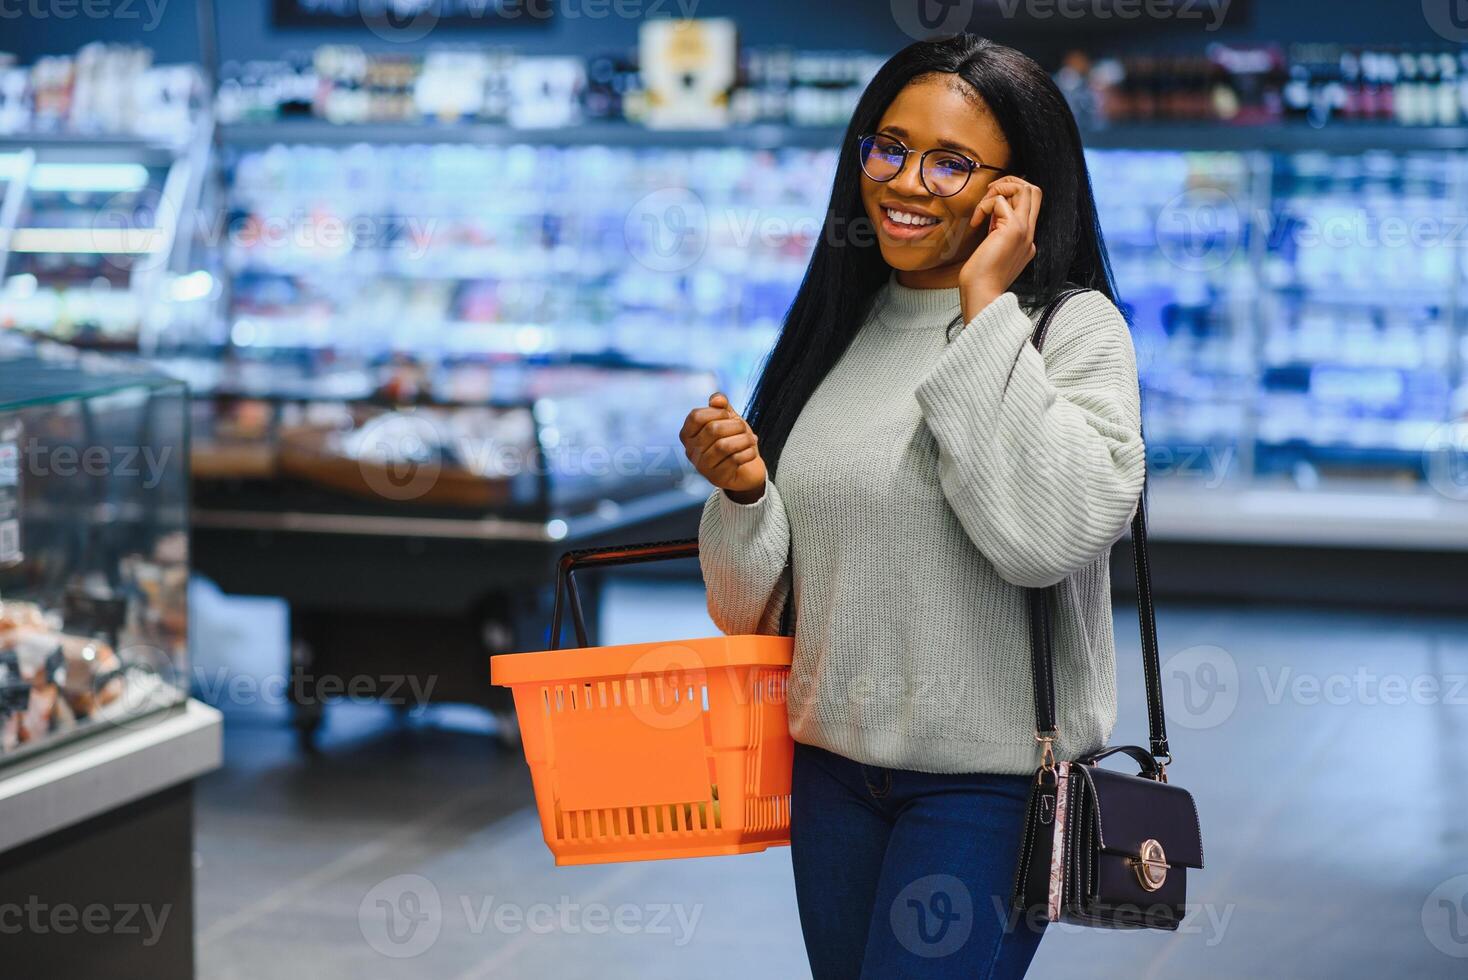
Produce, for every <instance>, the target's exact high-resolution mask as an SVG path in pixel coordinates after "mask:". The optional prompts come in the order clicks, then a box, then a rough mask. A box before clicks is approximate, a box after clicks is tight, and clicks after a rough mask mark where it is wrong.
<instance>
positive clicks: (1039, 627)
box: [1025, 289, 1172, 761]
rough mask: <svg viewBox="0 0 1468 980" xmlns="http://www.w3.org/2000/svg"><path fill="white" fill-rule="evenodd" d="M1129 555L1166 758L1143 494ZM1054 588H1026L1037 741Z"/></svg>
mask: <svg viewBox="0 0 1468 980" xmlns="http://www.w3.org/2000/svg"><path fill="white" fill-rule="evenodd" d="M1082 292H1085V290H1083V289H1068V290H1066V291H1065V292H1062V293H1061V294H1060V295H1059V296H1057V297H1055V299H1054V300H1052V301H1051V302H1050V304H1049V305H1048V306H1047V307H1046V308H1045V312H1044V313H1043V314H1041V316H1040V322H1039V323H1038V324H1037V325H1036V326H1035V332H1034V334H1033V335H1031V337H1030V342H1031V343H1032V344H1034V346H1035V350H1037V351H1038V350H1040V349H1041V346H1042V345H1043V344H1044V342H1045V333H1046V331H1047V330H1048V329H1049V327H1050V321H1051V320H1053V319H1054V318H1055V312H1056V311H1057V310H1058V309H1060V306H1061V304H1063V303H1064V302H1065V301H1066V300H1068V299H1070V298H1071V297H1072V296H1075V295H1077V294H1078V293H1082ZM1132 559H1133V562H1134V564H1135V568H1136V580H1137V619H1138V623H1139V625H1140V627H1141V631H1142V673H1143V676H1144V677H1145V679H1146V684H1147V737H1148V741H1149V743H1150V745H1149V747H1150V749H1151V751H1152V755H1153V756H1154V757H1156V758H1158V759H1166V760H1168V761H1171V758H1172V753H1171V752H1169V751H1168V747H1167V719H1166V718H1165V717H1164V715H1163V712H1162V664H1161V659H1160V657H1159V654H1158V647H1157V617H1156V613H1155V611H1154V610H1153V608H1152V569H1151V566H1150V565H1149V564H1148V561H1147V510H1146V492H1145V488H1144V491H1143V494H1142V496H1141V497H1140V498H1138V500H1137V513H1136V516H1135V517H1133V518H1132ZM1053 589H1054V586H1052V587H1051V588H1049V589H1026V590H1025V592H1026V596H1025V598H1026V603H1027V607H1028V610H1029V621H1030V667H1031V672H1032V674H1033V675H1034V688H1035V735H1036V737H1037V738H1039V739H1041V740H1042V742H1046V744H1048V740H1051V739H1054V738H1055V736H1056V734H1057V731H1056V727H1055V724H1056V723H1055V657H1054V651H1053V650H1052V634H1051V630H1050V622H1051V620H1050V608H1049V607H1050V602H1049V595H1050V592H1051V591H1052V590H1053Z"/></svg>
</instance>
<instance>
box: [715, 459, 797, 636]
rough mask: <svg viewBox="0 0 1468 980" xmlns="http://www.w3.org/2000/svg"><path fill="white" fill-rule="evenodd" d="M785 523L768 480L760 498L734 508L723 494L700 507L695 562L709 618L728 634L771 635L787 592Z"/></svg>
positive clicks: (781, 506) (780, 504)
mask: <svg viewBox="0 0 1468 980" xmlns="http://www.w3.org/2000/svg"><path fill="white" fill-rule="evenodd" d="M789 556H790V523H789V520H788V518H787V517H786V514H785V504H784V503H783V502H782V501H781V499H780V491H779V490H778V489H776V487H775V483H774V481H773V480H771V479H770V478H769V477H768V476H766V477H765V492H764V496H762V497H760V499H759V500H756V501H755V502H754V503H752V504H741V503H736V502H735V501H734V500H732V499H730V497H729V495H728V494H726V493H725V492H724V491H723V490H715V491H714V492H713V493H712V494H711V495H710V496H709V498H708V500H707V501H705V502H704V505H703V516H702V518H701V519H700V520H699V525H698V563H699V566H700V567H701V569H702V571H703V581H704V585H705V586H706V587H707V590H708V611H709V617H710V618H711V619H713V621H714V625H716V626H717V627H718V628H719V629H720V630H722V631H723V632H724V633H726V634H729V635H731V636H732V635H738V634H747V633H766V634H777V633H779V631H780V615H781V613H782V611H783V609H784V603H785V601H786V599H787V597H788V595H789V592H790V581H791V578H790V572H789V569H788V568H787V565H788V561H789Z"/></svg>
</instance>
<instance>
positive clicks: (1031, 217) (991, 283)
mask: <svg viewBox="0 0 1468 980" xmlns="http://www.w3.org/2000/svg"><path fill="white" fill-rule="evenodd" d="M1043 196H1044V195H1043V194H1041V192H1040V188H1038V187H1036V186H1035V185H1034V184H1031V183H1029V182H1028V181H1025V180H1021V179H1020V178H1019V177H1013V176H1006V177H1000V178H999V179H998V180H996V181H994V182H993V183H992V184H990V185H989V187H988V190H986V191H985V192H984V199H983V200H982V201H980V202H979V206H978V207H977V208H975V209H974V213H973V216H972V218H971V219H970V224H971V225H972V227H975V228H977V227H979V226H980V225H982V224H983V223H984V222H985V221H987V222H988V223H989V230H988V232H987V233H986V234H985V235H984V239H983V241H981V242H979V246H978V248H976V249H974V254H973V255H970V256H969V258H968V261H967V262H965V263H964V264H963V268H962V269H960V270H959V272H958V285H959V299H960V301H961V303H962V306H963V319H964V322H965V323H967V322H968V321H969V320H972V319H973V318H974V317H975V316H977V315H978V314H979V312H980V311H981V310H983V308H984V307H986V306H988V305H989V304H990V303H991V302H993V301H994V300H996V299H998V298H999V297H1000V296H1001V295H1003V294H1004V293H1005V292H1007V291H1008V290H1009V287H1010V286H1011V285H1013V283H1014V280H1015V279H1017V278H1018V277H1019V274H1020V273H1021V272H1023V271H1024V268H1025V266H1027V265H1029V264H1030V260H1031V259H1033V258H1034V257H1035V227H1036V225H1037V224H1038V223H1039V221H1040V199H1041V198H1042V197H1043Z"/></svg>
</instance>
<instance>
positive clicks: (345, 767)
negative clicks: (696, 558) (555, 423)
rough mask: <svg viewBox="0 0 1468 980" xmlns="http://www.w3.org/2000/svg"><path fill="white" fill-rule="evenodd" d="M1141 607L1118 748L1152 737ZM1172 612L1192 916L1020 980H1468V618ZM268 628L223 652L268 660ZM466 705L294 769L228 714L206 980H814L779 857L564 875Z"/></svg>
mask: <svg viewBox="0 0 1468 980" xmlns="http://www.w3.org/2000/svg"><path fill="white" fill-rule="evenodd" d="M702 596H703V593H702V591H701V589H699V588H698V587H697V586H696V585H689V586H684V585H666V584H664V585H657V584H637V585H627V586H624V587H621V588H614V589H613V592H612V600H611V601H612V606H611V619H610V621H609V632H610V636H609V639H610V640H612V641H615V642H626V641H633V640H639V639H652V638H657V637H668V636H679V635H682V636H695V635H706V634H708V633H710V632H712V631H713V628H712V626H711V625H710V624H709V622H708V620H707V616H706V614H705V612H704V610H703V605H702ZM229 615H230V614H229V612H227V611H225V612H216V613H215V614H214V615H213V616H212V617H210V619H211V621H212V622H213V623H214V624H215V628H218V629H222V630H224V631H225V632H227V629H228V620H229ZM1132 615H1133V614H1132V613H1131V611H1130V610H1129V609H1127V610H1118V614H1117V623H1118V634H1119V635H1120V636H1122V637H1123V644H1124V645H1123V648H1122V650H1121V651H1120V660H1121V670H1120V685H1121V694H1122V707H1121V717H1122V723H1121V726H1120V728H1119V731H1118V735H1119V736H1124V737H1127V738H1128V740H1140V737H1141V733H1142V732H1141V730H1142V725H1143V714H1142V703H1141V693H1140V686H1141V682H1140V675H1139V670H1138V664H1137V652H1136V643H1135V640H1134V639H1133V638H1132V634H1133V630H1132V629H1131V623H1132V622H1133V620H1132ZM1160 615H1161V625H1160V629H1161V634H1162V645H1163V656H1164V660H1165V661H1166V662H1167V669H1166V674H1167V678H1166V682H1167V685H1168V695H1169V698H1170V704H1169V715H1170V720H1171V725H1172V729H1173V732H1174V735H1175V737H1174V739H1173V742H1174V746H1175V750H1176V751H1177V754H1178V756H1179V761H1178V764H1177V765H1176V767H1175V769H1174V770H1173V775H1174V778H1175V780H1176V781H1177V782H1179V783H1181V784H1183V785H1185V786H1187V787H1188V788H1189V789H1191V790H1193V792H1194V794H1195V795H1196V797H1197V801H1198V807H1199V810H1200V812H1201V814H1202V820H1203V831H1204V840H1205V845H1206V857H1207V868H1206V870H1205V871H1203V872H1201V873H1198V874H1196V876H1195V877H1194V878H1193V879H1192V880H1191V881H1190V889H1191V895H1190V898H1191V900H1192V902H1194V903H1196V905H1197V908H1196V909H1195V910H1194V912H1193V914H1192V915H1191V916H1190V918H1189V920H1188V922H1187V923H1186V924H1185V926H1184V928H1183V930H1182V931H1181V932H1180V933H1178V934H1175V935H1154V934H1147V935H1138V934H1117V933H1107V932H1098V931H1091V930H1077V929H1071V928H1066V927H1060V928H1055V929H1052V930H1051V934H1050V935H1049V936H1047V937H1046V939H1045V941H1044V943H1043V944H1042V946H1041V949H1040V953H1039V956H1038V958H1037V959H1036V961H1035V966H1034V968H1033V970H1032V973H1031V975H1032V976H1035V977H1042V978H1043V977H1062V976H1064V977H1075V976H1082V977H1119V976H1135V977H1173V976H1186V977H1191V978H1213V977H1230V978H1232V977H1246V978H1264V977H1291V978H1293V977H1302V978H1303V977H1310V978H1313V977H1331V978H1335V980H1344V978H1356V977H1360V978H1373V980H1374V978H1378V977H1414V978H1416V977H1443V978H1448V977H1458V978H1461V977H1464V976H1468V620H1450V619H1424V618H1420V617H1413V616H1408V615H1402V614H1381V615H1377V614H1372V613H1368V612H1318V611H1317V612H1299V611H1290V610H1283V609H1254V608H1250V609H1242V608H1216V607H1192V608H1180V607H1167V608H1164V609H1162V611H1161V614H1160ZM248 618H249V621H250V623H252V624H258V623H259V622H261V621H262V620H261V618H260V617H259V615H258V614H257V611H252V613H251V615H250V616H249V617H248ZM221 623H223V624H225V625H224V626H223V627H221V626H220V625H219V624H221ZM256 628H257V627H254V626H252V627H250V628H246V629H242V630H239V631H238V632H237V634H236V636H235V638H234V641H233V642H235V643H239V642H243V641H244V640H246V639H249V638H250V637H251V636H252V635H254V636H256V638H257V639H258V640H259V642H258V643H255V644H254V645H253V646H251V647H250V648H249V649H250V651H251V652H249V653H240V652H235V653H229V652H228V651H219V652H217V653H216V655H217V656H218V657H220V658H221V662H225V661H227V662H228V663H230V664H232V665H233V666H234V668H236V669H237V668H238V667H239V666H240V665H241V664H243V663H248V662H251V661H253V662H254V665H255V668H256V669H258V670H261V671H272V670H276V669H278V666H279V665H278V663H276V662H274V661H273V660H272V657H274V656H277V655H279V652H278V650H274V651H273V652H262V651H272V642H274V643H275V644H276V646H278V640H276V639H275V638H274V637H273V636H271V635H266V636H264V637H263V638H262V637H259V636H258V635H257V634H255V633H253V632H252V631H253V630H255V629H256ZM272 628H273V627H272ZM225 632H220V633H218V634H216V635H217V636H222V637H224V636H225ZM269 632H270V631H269V630H267V631H266V633H267V634H268V633H269ZM201 639H202V640H204V642H208V641H207V638H206V637H201ZM227 640H228V638H227V637H225V639H223V640H220V645H221V646H225V645H228V642H227ZM455 714H458V716H459V717H461V718H467V719H469V720H470V722H471V724H469V725H463V724H457V723H453V722H454V718H453V717H448V716H436V715H435V714H434V713H430V714H429V715H427V716H425V717H424V718H421V719H418V720H414V721H409V722H407V723H401V722H398V721H396V720H395V719H393V718H392V717H391V716H389V715H387V714H386V713H383V712H380V711H378V709H376V708H373V707H357V706H346V707H344V708H335V709H333V715H332V718H331V720H330V722H329V725H328V730H327V733H326V738H325V740H324V744H323V750H322V752H321V753H320V754H319V755H318V756H316V757H302V756H300V755H299V754H298V753H297V752H296V750H295V747H294V740H293V738H292V737H291V734H290V732H289V730H288V729H286V728H285V727H284V726H283V724H282V723H281V721H280V719H279V717H278V714H276V713H275V712H274V711H273V710H271V709H269V708H259V707H253V708H250V709H248V710H245V709H231V710H230V712H229V719H230V720H229V724H228V727H227V734H226V751H227V756H228V762H227V765H226V767H225V769H224V770H223V771H221V772H219V773H217V774H215V775H212V776H210V777H208V778H207V779H206V780H204V781H203V783H202V786H201V791H200V815H199V831H198V836H199V881H198V887H199V922H200V926H199V928H200V934H199V960H200V975H201V976H203V977H206V978H236V977H237V978H249V980H257V978H260V977H272V978H275V977H288V978H295V977H301V978H312V980H332V978H337V977H341V978H353V980H356V978H362V977H373V978H376V977H388V978H391V977H415V978H416V977H436V978H437V977H442V978H448V980H453V978H460V977H464V978H469V977H512V978H521V977H524V978H540V977H551V976H555V977H560V978H566V980H573V978H597V980H604V978H607V977H699V978H717V977H741V978H743V977H751V976H754V977H768V978H772V980H776V978H777V980H785V978H799V977H803V976H808V975H809V974H808V971H807V969H806V966H805V960H804V953H803V950H802V947H801V942H800V932H799V927H798V924H797V921H796V912H795V904H794V899H793V895H792V890H791V879H790V865H789V857H788V853H787V852H786V851H784V850H774V851H770V852H766V853H765V854H761V855H755V856H747V857H740V858H715V859H704V860H697V861H682V862H657V863H643V864H629V865H620V866H616V865H614V866H606V867H601V868H566V869H556V868H554V867H553V866H552V864H551V860H550V857H549V855H548V853H547V852H546V850H545V847H544V845H543V843H542V842H541V840H540V834H539V827H538V824H537V823H536V820H535V817H534V811H533V809H531V808H530V799H531V797H530V789H529V780H528V777H527V774H526V771H525V768H524V763H523V760H522V759H521V757H520V756H519V754H518V751H517V750H506V749H503V748H500V747H499V746H498V744H497V743H496V742H495V740H493V739H492V738H490V737H488V736H487V735H486V734H485V732H484V731H476V730H474V724H481V726H482V723H481V722H479V719H478V716H477V715H474V714H473V713H469V712H462V713H455ZM388 909H391V910H393V913H394V914H393V915H392V916H391V917H389V916H388V913H387V910H388ZM390 925H391V926H393V927H395V928H394V929H393V930H392V931H389V926H390Z"/></svg>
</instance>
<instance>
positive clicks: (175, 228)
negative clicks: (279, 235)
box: [0, 114, 219, 352]
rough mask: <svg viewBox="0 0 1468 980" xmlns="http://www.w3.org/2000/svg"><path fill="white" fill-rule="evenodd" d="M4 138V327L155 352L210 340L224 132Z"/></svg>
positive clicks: (0, 279)
mask: <svg viewBox="0 0 1468 980" xmlns="http://www.w3.org/2000/svg"><path fill="white" fill-rule="evenodd" d="M163 121H166V122H168V123H169V124H170V126H172V125H177V126H179V127H182V128H179V129H177V131H172V130H170V131H169V132H168V133H167V134H164V133H161V132H160V133H155V134H151V135H137V134H129V133H102V132H71V131H63V132H19V133H9V134H5V135H0V185H3V186H0V195H3V196H0V202H3V203H0V329H6V330H13V331H18V332H22V333H25V334H28V335H31V336H38V337H45V338H51V339H58V340H63V341H66V342H68V343H71V344H74V345H77V346H84V347H91V348H98V349H112V350H122V351H143V352H148V351H150V350H151V349H153V347H154V346H155V345H156V344H157V343H158V342H159V340H160V338H162V337H163V336H164V335H168V342H170V343H177V342H179V341H180V339H181V338H184V339H188V340H194V339H196V338H198V337H199V336H201V335H203V336H206V337H207V336H208V335H209V333H210V331H211V329H213V328H214V327H215V326H216V324H217V320H218V312H217V311H218V298H219V292H218V290H217V289H216V288H214V285H213V282H212V280H210V276H209V273H208V272H207V271H206V269H207V263H208V261H209V257H208V255H207V254H205V253H206V250H207V247H208V246H209V245H210V244H211V241H210V240H211V237H214V232H215V229H214V228H213V227H212V226H211V225H210V224H209V223H208V222H207V221H202V220H200V219H201V218H202V217H203V215H204V214H205V211H204V210H202V209H201V208H200V206H199V205H200V202H201V200H203V199H204V197H205V195H206V194H208V193H209V191H210V188H211V186H212V183H211V180H210V169H209V168H210V152H211V137H212V132H213V125H212V122H211V120H210V119H209V117H208V116H207V114H205V115H202V116H200V117H197V118H192V117H190V118H187V119H183V118H179V119H174V118H172V117H168V118H167V119H166V120H163Z"/></svg>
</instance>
